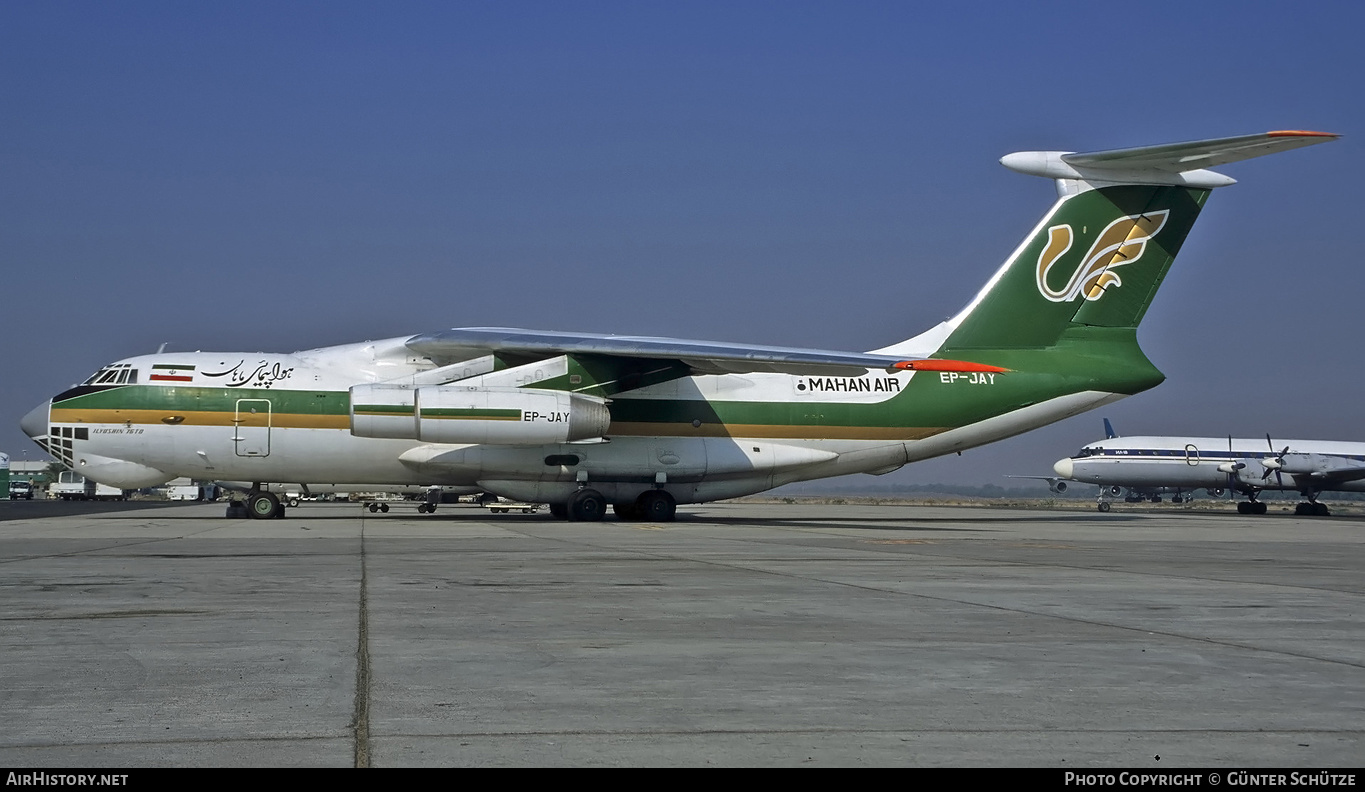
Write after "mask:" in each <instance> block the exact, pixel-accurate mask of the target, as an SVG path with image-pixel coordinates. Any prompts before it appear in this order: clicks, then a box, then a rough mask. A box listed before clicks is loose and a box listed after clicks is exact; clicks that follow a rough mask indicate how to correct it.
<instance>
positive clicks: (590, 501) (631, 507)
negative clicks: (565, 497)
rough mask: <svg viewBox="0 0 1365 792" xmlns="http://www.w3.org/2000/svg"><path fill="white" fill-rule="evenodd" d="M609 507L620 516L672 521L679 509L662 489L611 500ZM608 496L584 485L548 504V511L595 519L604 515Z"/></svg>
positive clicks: (582, 519) (564, 516)
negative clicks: (628, 499) (624, 500)
mask: <svg viewBox="0 0 1365 792" xmlns="http://www.w3.org/2000/svg"><path fill="white" fill-rule="evenodd" d="M611 508H612V511H613V512H614V513H615V514H616V517H617V518H618V519H620V520H626V521H631V522H634V521H639V520H647V521H650V522H671V521H672V520H673V519H674V518H675V517H676V516H677V513H678V502H677V501H676V500H674V499H673V496H672V495H670V494H668V493H667V492H666V491H664V490H660V489H655V490H649V491H647V492H644V493H642V494H641V495H640V497H638V498H636V499H635V501H634V502H632V503H614V504H612V507H611ZM606 513H607V500H606V498H605V497H603V495H602V493H600V492H598V491H597V490H594V489H589V488H584V489H581V490H579V491H577V492H575V493H574V494H573V495H572V496H571V497H570V498H569V502H568V503H562V504H556V503H552V504H550V514H552V515H554V517H555V518H556V519H560V520H573V521H575V522H597V521H598V520H601V519H602V518H603V517H605V516H606Z"/></svg>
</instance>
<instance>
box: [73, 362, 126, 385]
mask: <svg viewBox="0 0 1365 792" xmlns="http://www.w3.org/2000/svg"><path fill="white" fill-rule="evenodd" d="M82 384H84V385H136V384H137V369H135V368H133V364H131V363H115V364H114V365H112V366H105V367H104V368H102V369H100V370H99V371H96V372H95V373H94V374H91V375H90V379H88V380H86V381H85V382H84V383H82Z"/></svg>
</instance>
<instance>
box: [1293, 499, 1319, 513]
mask: <svg viewBox="0 0 1365 792" xmlns="http://www.w3.org/2000/svg"><path fill="white" fill-rule="evenodd" d="M1313 506H1314V504H1312V503H1309V502H1308V501H1304V502H1303V503H1300V504H1299V505H1298V506H1295V507H1294V515H1295V516H1296V517H1302V516H1304V515H1305V514H1314V513H1315V512H1314V511H1313Z"/></svg>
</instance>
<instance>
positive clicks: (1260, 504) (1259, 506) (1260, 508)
mask: <svg viewBox="0 0 1365 792" xmlns="http://www.w3.org/2000/svg"><path fill="white" fill-rule="evenodd" d="M1251 507H1252V509H1251V513H1252V514H1265V501H1256V502H1255V503H1253V504H1251Z"/></svg>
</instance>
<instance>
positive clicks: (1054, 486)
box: [1048, 481, 1066, 495]
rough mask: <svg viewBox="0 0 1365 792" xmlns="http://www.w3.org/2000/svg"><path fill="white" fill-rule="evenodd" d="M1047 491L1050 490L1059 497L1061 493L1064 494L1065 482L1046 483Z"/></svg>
mask: <svg viewBox="0 0 1365 792" xmlns="http://www.w3.org/2000/svg"><path fill="white" fill-rule="evenodd" d="M1048 489H1050V490H1052V491H1053V492H1055V493H1057V494H1058V495H1061V494H1062V493H1063V492H1066V482H1065V481H1049V482H1048Z"/></svg>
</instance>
